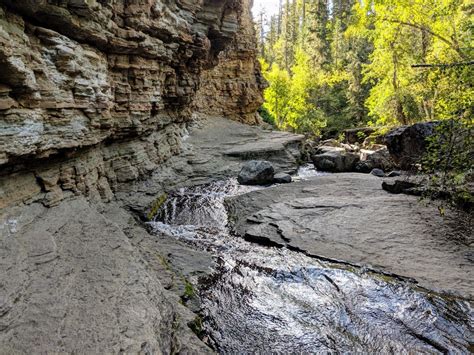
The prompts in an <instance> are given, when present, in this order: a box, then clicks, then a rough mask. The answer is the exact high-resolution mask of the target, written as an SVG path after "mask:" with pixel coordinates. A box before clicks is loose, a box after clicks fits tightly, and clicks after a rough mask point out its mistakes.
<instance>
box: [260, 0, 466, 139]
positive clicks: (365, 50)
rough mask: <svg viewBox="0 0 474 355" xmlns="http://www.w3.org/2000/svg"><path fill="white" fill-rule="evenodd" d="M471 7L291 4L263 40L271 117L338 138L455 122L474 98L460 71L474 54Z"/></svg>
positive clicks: (446, 0)
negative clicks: (358, 131)
mask: <svg viewBox="0 0 474 355" xmlns="http://www.w3.org/2000/svg"><path fill="white" fill-rule="evenodd" d="M473 10H474V5H473V4H472V2H471V1H470V0H434V1H433V0H368V1H356V0H339V1H336V2H334V1H328V0H311V1H308V0H292V1H290V0H286V1H285V2H284V4H283V7H282V9H281V12H280V14H278V15H277V16H275V17H272V18H271V19H270V21H269V24H270V27H269V31H268V33H267V35H266V37H265V36H264V35H261V39H262V41H261V43H260V46H261V47H262V48H261V49H262V50H261V53H262V54H263V56H264V59H262V63H263V72H264V76H265V78H266V79H267V80H268V81H269V83H270V87H269V88H268V89H267V90H266V91H265V99H266V103H265V104H264V108H265V110H267V111H268V113H269V116H268V119H269V120H270V116H271V117H272V118H273V120H274V122H275V125H276V126H277V127H279V128H280V129H287V130H292V131H295V132H307V133H311V134H319V133H320V132H322V131H325V132H326V133H328V132H329V133H330V134H333V135H334V136H337V133H338V132H340V131H342V130H344V129H347V128H351V127H357V126H363V125H366V124H371V125H390V126H392V125H397V124H409V123H414V122H417V121H427V120H439V119H451V118H452V117H453V113H455V112H458V111H460V110H463V109H464V108H465V107H468V105H469V104H472V102H470V101H471V100H472V97H473V96H474V92H473V90H474V89H473V87H474V86H473V80H474V78H473V69H472V68H473V66H472V65H463V63H466V62H469V61H472V60H473V56H474V54H473V51H474V50H473V48H474V45H473V44H474V43H473V41H474V36H473V28H474V24H473V23H474V20H473V18H474V16H472V15H473ZM261 22H262V23H263V20H262V21H261ZM259 28H260V30H261V29H262V28H263V27H262V24H260V27H259ZM264 37H265V38H264ZM459 63H460V64H461V65H458V64H459ZM416 64H426V65H427V66H426V67H416V66H415V67H413V65H416ZM450 68H451V69H453V70H451V69H450ZM454 69H455V70H454Z"/></svg>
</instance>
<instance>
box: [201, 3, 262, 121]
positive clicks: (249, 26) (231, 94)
mask: <svg viewBox="0 0 474 355" xmlns="http://www.w3.org/2000/svg"><path fill="white" fill-rule="evenodd" d="M243 4H244V6H243V14H242V26H241V27H240V29H239V32H238V33H237V36H236V37H235V39H234V40H233V41H232V44H231V45H230V46H229V47H228V48H227V49H226V50H225V51H223V52H222V53H221V54H220V55H219V64H218V65H217V66H216V67H215V68H213V69H212V70H208V71H206V72H205V73H204V74H203V77H202V80H201V83H202V86H201V88H200V89H199V91H198V93H197V96H196V100H195V107H196V109H197V110H198V111H199V112H202V113H206V114H208V115H211V116H225V117H229V118H231V119H233V120H236V121H239V122H243V123H247V124H258V123H260V118H259V116H258V114H257V113H256V111H257V109H258V108H259V107H260V106H261V105H262V103H263V96H262V91H263V89H264V88H265V87H266V85H267V84H266V82H265V79H264V78H263V76H262V74H261V72H260V63H258V61H257V59H256V45H255V30H254V26H253V23H252V15H251V13H250V8H251V1H250V0H243Z"/></svg>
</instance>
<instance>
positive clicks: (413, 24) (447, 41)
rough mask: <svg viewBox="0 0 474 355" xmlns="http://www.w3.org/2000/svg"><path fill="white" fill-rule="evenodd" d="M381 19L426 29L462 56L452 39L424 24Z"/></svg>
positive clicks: (386, 19)
mask: <svg viewBox="0 0 474 355" xmlns="http://www.w3.org/2000/svg"><path fill="white" fill-rule="evenodd" d="M383 21H388V22H392V23H398V24H400V25H404V26H408V27H413V28H416V29H418V30H422V31H426V32H428V33H429V34H430V35H432V36H434V37H437V38H438V39H440V40H441V41H443V42H444V43H446V44H447V45H449V46H450V47H451V48H453V49H454V50H455V51H456V52H457V53H458V54H459V55H460V56H461V57H463V58H464V54H463V53H462V52H461V50H460V49H459V47H458V46H456V44H455V43H454V42H452V41H450V40H449V39H447V38H446V37H444V36H441V35H440V34H438V33H436V32H433V31H432V30H431V29H430V28H429V27H427V26H425V25H419V24H416V23H412V22H407V21H401V20H395V19H390V18H387V17H385V18H383Z"/></svg>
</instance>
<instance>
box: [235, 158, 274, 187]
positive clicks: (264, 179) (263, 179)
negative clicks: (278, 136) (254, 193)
mask: <svg viewBox="0 0 474 355" xmlns="http://www.w3.org/2000/svg"><path fill="white" fill-rule="evenodd" d="M274 175H275V169H273V166H272V164H271V163H270V162H268V161H266V160H250V161H248V162H246V163H245V164H244V165H243V167H242V170H240V173H239V175H238V177H237V181H238V182H239V183H240V184H242V185H266V184H271V183H272V182H273V176H274Z"/></svg>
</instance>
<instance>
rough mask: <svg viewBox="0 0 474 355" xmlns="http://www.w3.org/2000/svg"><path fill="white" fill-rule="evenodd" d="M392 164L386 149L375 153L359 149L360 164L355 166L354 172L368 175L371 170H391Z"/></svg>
mask: <svg viewBox="0 0 474 355" xmlns="http://www.w3.org/2000/svg"><path fill="white" fill-rule="evenodd" d="M393 167H394V163H393V161H392V159H391V157H390V153H389V152H388V150H387V147H385V146H383V148H381V149H378V150H376V151H373V150H366V149H361V151H360V162H358V163H357V164H356V166H355V171H357V172H360V173H370V172H371V171H372V169H376V168H377V169H382V170H384V171H387V170H391V169H393Z"/></svg>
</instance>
